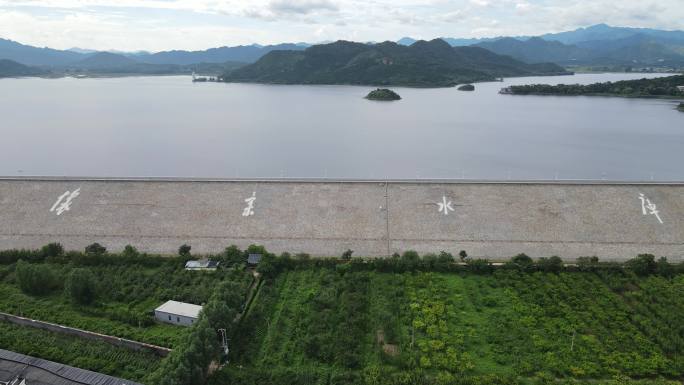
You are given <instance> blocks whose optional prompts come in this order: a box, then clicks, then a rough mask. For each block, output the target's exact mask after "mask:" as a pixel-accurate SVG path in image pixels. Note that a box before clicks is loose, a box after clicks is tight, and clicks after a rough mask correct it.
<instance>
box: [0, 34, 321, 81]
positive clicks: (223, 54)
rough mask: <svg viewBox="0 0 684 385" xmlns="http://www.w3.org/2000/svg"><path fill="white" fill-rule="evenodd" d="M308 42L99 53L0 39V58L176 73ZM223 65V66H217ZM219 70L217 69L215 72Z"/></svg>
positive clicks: (231, 64) (61, 66) (56, 67)
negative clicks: (191, 49) (152, 51)
mask: <svg viewBox="0 0 684 385" xmlns="http://www.w3.org/2000/svg"><path fill="white" fill-rule="evenodd" d="M306 47H308V45H306V44H303V43H299V44H278V45H269V46H260V45H250V46H237V47H220V48H211V49H208V50H204V51H164V52H157V53H149V52H134V53H127V52H98V51H94V50H88V49H81V48H72V49H69V50H56V49H51V48H38V47H32V46H29V45H24V44H20V43H17V42H14V41H11V40H5V39H0V59H8V60H12V61H15V62H18V63H22V64H25V65H29V66H36V67H42V68H44V69H50V70H53V71H58V72H61V71H86V72H88V71H90V72H100V73H143V74H145V73H179V72H188V73H189V72H192V71H193V70H197V71H198V72H200V71H207V70H211V71H213V72H215V73H216V74H218V73H221V72H223V71H225V70H226V69H230V68H235V67H237V66H240V65H244V64H247V63H252V62H255V61H256V60H258V59H259V58H261V57H262V56H263V55H265V54H266V53H268V52H271V51H273V50H303V49H304V48H306ZM219 64H220V65H222V66H219ZM216 71H218V72H216Z"/></svg>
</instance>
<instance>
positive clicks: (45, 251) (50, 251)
mask: <svg viewBox="0 0 684 385" xmlns="http://www.w3.org/2000/svg"><path fill="white" fill-rule="evenodd" d="M40 254H41V255H42V256H43V257H59V256H60V255H63V254H64V247H63V246H62V244H61V243H48V244H47V245H45V246H43V247H42V248H41V249H40Z"/></svg>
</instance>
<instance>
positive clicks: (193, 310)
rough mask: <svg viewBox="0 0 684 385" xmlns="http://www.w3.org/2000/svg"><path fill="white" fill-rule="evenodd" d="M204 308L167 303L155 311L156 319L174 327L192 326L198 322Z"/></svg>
mask: <svg viewBox="0 0 684 385" xmlns="http://www.w3.org/2000/svg"><path fill="white" fill-rule="evenodd" d="M201 311H202V306H199V305H193V304H191V303H185V302H178V301H167V302H166V303H164V304H163V305H161V306H159V307H158V308H156V309H154V318H156V319H157V321H159V322H164V323H168V324H172V325H181V326H190V325H192V324H194V323H195V322H197V319H198V318H199V313H200V312H201Z"/></svg>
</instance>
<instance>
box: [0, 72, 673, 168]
mask: <svg viewBox="0 0 684 385" xmlns="http://www.w3.org/2000/svg"><path fill="white" fill-rule="evenodd" d="M654 76H660V75H654V74H647V75H645V74H581V75H575V76H560V77H541V78H536V77H528V78H510V79H505V81H504V82H491V83H479V84H476V85H475V87H476V90H475V91H474V92H462V91H458V90H456V89H455V88H441V89H409V88H393V89H394V90H395V91H397V92H398V93H399V94H400V95H401V96H402V98H403V99H402V100H401V101H398V102H371V101H368V100H365V99H363V96H365V95H366V94H367V93H368V92H369V91H370V90H371V89H372V87H354V86H271V85H255V84H221V83H194V84H193V83H192V82H191V81H190V78H189V77H178V76H174V77H130V78H104V79H73V78H63V79H3V80H0V133H1V134H2V141H1V143H2V146H1V147H0V148H1V150H0V175H5V176H29V175H49V176H103V177H105V176H116V177H127V176H137V177H142V176H168V177H217V178H234V177H239V178H261V177H264V178H266V177H269V178H270V177H292V178H294V177H328V178H359V179H384V178H401V179H404V178H408V179H412V178H468V179H609V180H679V181H681V180H684V113H681V112H678V111H677V110H676V109H675V107H676V105H677V102H675V101H672V100H649V99H623V98H605V97H552V96H545V97H540V96H512V95H500V94H498V91H499V90H500V89H501V88H502V87H505V86H508V85H513V84H530V83H553V84H556V83H593V82H598V81H609V80H610V81H615V80H623V79H634V78H642V77H654Z"/></svg>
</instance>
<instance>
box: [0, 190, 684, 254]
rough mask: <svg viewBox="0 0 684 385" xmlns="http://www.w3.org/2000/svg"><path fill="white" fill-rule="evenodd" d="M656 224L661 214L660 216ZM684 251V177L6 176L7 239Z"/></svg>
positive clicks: (23, 242) (11, 243) (162, 245)
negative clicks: (638, 180) (682, 180)
mask: <svg viewBox="0 0 684 385" xmlns="http://www.w3.org/2000/svg"><path fill="white" fill-rule="evenodd" d="M661 222H662V223H661ZM49 242H61V243H62V244H63V245H64V246H65V247H66V248H67V249H82V248H84V247H85V246H87V245H88V244H91V243H93V242H99V243H101V244H103V245H104V246H106V247H107V248H108V249H109V250H111V251H118V250H122V249H123V247H124V246H125V245H127V244H131V245H134V246H136V247H137V248H138V249H139V250H141V251H145V252H153V253H164V254H173V253H176V252H177V250H178V247H179V246H180V245H182V244H185V243H187V244H190V245H191V246H192V251H193V252H194V253H208V252H219V251H221V250H223V248H225V247H226V246H229V245H231V244H236V245H238V246H241V247H246V246H247V245H249V244H252V243H256V244H263V245H265V246H266V247H267V249H268V250H270V251H273V252H277V253H280V252H283V251H288V252H291V253H297V252H306V253H309V254H312V255H314V256H339V255H340V254H341V253H342V252H343V251H345V250H347V249H352V250H354V255H356V256H386V255H389V254H392V253H395V252H403V251H405V250H407V249H413V250H417V251H419V252H421V253H427V252H439V251H441V250H445V251H449V252H452V253H454V254H455V253H458V252H459V251H460V250H466V251H467V252H468V254H469V255H471V256H475V257H487V258H490V259H492V260H501V259H507V258H509V257H510V256H512V255H515V254H518V253H526V254H528V255H530V256H532V257H542V256H552V255H558V256H560V257H562V258H564V259H566V260H573V259H575V258H577V257H580V256H593V255H596V256H599V257H600V258H602V259H603V260H625V259H629V258H633V257H634V256H635V255H637V254H640V253H652V254H655V255H656V256H666V257H668V258H669V259H670V260H673V261H677V260H683V259H684V184H675V183H673V184H648V183H645V184H619V183H593V184H590V183H579V182H577V183H563V182H556V183H554V182H549V183H533V182H521V183H508V182H506V183H494V182H465V181H463V182H447V181H434V182H431V181H389V182H384V181H329V180H320V181H314V180H299V181H296V180H263V181H258V180H237V181H222V180H174V179H169V180H160V179H159V180H155V179H144V180H143V179H75V178H73V179H63V178H61V179H60V178H53V179H50V178H43V179H22V178H4V179H0V249H9V248H38V247H40V246H42V245H44V244H47V243H49Z"/></svg>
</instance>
